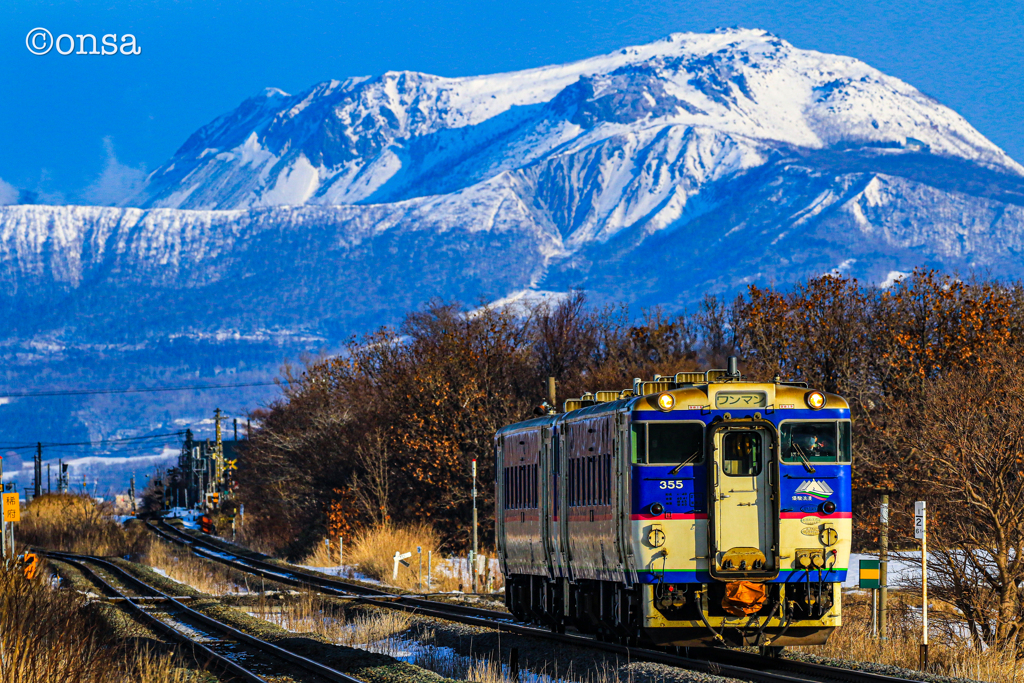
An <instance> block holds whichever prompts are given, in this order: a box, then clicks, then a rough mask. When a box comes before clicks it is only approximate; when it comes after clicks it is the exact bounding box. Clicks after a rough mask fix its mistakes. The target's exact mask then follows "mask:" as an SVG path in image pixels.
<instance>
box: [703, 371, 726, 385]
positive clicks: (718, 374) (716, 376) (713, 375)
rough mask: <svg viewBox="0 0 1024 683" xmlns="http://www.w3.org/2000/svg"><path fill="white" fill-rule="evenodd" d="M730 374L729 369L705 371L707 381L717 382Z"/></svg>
mask: <svg viewBox="0 0 1024 683" xmlns="http://www.w3.org/2000/svg"><path fill="white" fill-rule="evenodd" d="M728 376H729V371H728V370H708V371H707V372H705V373H704V381H705V382H715V381H717V380H720V379H725V378H726V377H728Z"/></svg>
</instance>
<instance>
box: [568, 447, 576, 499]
mask: <svg viewBox="0 0 1024 683" xmlns="http://www.w3.org/2000/svg"><path fill="white" fill-rule="evenodd" d="M569 506H570V507H576V458H572V459H571V460H569Z"/></svg>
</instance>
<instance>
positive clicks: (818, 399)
mask: <svg viewBox="0 0 1024 683" xmlns="http://www.w3.org/2000/svg"><path fill="white" fill-rule="evenodd" d="M804 400H805V401H806V402H807V407H808V408H810V409H811V410H821V409H822V408H824V407H825V394H823V393H821V392H820V391H812V392H810V393H808V394H807V395H806V396H804Z"/></svg>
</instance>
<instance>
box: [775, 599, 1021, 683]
mask: <svg viewBox="0 0 1024 683" xmlns="http://www.w3.org/2000/svg"><path fill="white" fill-rule="evenodd" d="M889 595H890V599H889V618H888V622H889V623H888V629H887V631H888V638H887V639H886V640H884V641H883V640H881V639H879V638H873V637H872V636H871V606H870V600H869V599H867V598H865V597H864V596H862V595H848V596H844V599H843V625H842V626H840V627H839V628H838V629H836V631H835V633H833V634H832V637H831V638H829V640H828V643H826V644H825V645H821V646H813V647H798V648H793V649H795V650H798V651H803V652H807V653H809V654H814V655H818V656H822V657H831V658H835V659H843V660H850V661H860V662H876V663H879V664H887V665H891V666H898V667H902V668H905V669H919V668H920V642H921V623H920V621H919V616H918V615H917V613H915V612H914V611H913V610H912V609H911V608H912V607H913V606H919V604H920V601H919V600H918V601H916V602H914V601H913V598H912V597H911V596H904V595H901V594H900V593H898V592H890V594H889ZM912 603H913V604H912ZM929 630H930V632H931V634H932V637H931V638H930V641H931V643H930V645H929V651H928V663H929V665H928V671H929V672H931V673H938V674H942V675H946V676H952V677H955V678H966V679H970V680H976V681H1018V680H1020V681H1024V670H1022V668H1021V664H1020V663H1019V662H1017V661H1016V658H1015V657H1014V653H1013V652H1012V651H1003V650H1000V649H998V648H988V649H986V650H984V651H979V650H976V649H974V648H972V647H970V643H969V642H967V641H954V640H948V639H947V640H946V642H943V640H944V639H940V638H936V637H935V635H936V633H935V631H934V630H932V629H929Z"/></svg>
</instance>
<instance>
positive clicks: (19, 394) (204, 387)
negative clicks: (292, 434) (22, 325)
mask: <svg viewBox="0 0 1024 683" xmlns="http://www.w3.org/2000/svg"><path fill="white" fill-rule="evenodd" d="M277 385H278V382H277V381H274V382H242V383H238V384H195V385H191V386H181V387H143V388H138V389H136V388H127V389H61V390H56V389H55V390H53V391H15V392H0V398H33V397H37V396H92V395H96V394H144V393H155V392H160V391H208V390H213V389H239V388H242V387H272V386H277Z"/></svg>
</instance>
